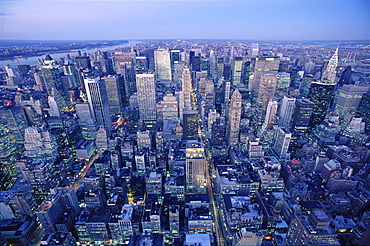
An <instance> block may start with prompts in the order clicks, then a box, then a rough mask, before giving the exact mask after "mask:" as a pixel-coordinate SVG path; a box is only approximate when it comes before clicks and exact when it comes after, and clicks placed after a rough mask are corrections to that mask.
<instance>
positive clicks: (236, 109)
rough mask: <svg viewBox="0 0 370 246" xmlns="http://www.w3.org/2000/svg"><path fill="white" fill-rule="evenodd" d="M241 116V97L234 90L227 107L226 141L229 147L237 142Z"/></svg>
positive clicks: (237, 91)
mask: <svg viewBox="0 0 370 246" xmlns="http://www.w3.org/2000/svg"><path fill="white" fill-rule="evenodd" d="M241 114H242V95H241V94H240V92H239V90H238V89H236V90H235V91H234V92H233V94H232V96H231V101H230V106H229V115H228V122H229V124H228V128H227V141H228V142H229V145H231V146H232V145H237V144H238V141H239V132H240V119H241Z"/></svg>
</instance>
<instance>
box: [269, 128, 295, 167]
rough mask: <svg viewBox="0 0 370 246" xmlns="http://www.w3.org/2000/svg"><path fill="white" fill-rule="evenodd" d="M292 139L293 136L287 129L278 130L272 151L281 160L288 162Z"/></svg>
mask: <svg viewBox="0 0 370 246" xmlns="http://www.w3.org/2000/svg"><path fill="white" fill-rule="evenodd" d="M291 137H292V134H291V133H290V132H289V131H288V130H287V129H285V128H281V127H278V128H277V129H276V132H275V142H274V145H273V146H272V150H273V151H274V154H276V156H277V158H278V159H279V160H287V159H288V158H289V155H288V148H289V144H290V139H291Z"/></svg>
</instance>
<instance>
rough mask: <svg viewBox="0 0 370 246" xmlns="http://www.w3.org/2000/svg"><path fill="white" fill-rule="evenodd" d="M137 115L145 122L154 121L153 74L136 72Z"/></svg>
mask: <svg viewBox="0 0 370 246" xmlns="http://www.w3.org/2000/svg"><path fill="white" fill-rule="evenodd" d="M136 89H137V96H138V104H139V115H140V116H139V117H140V119H142V120H143V121H144V122H146V123H149V122H151V123H153V122H155V121H156V116H157V114H156V103H155V89H154V74H136Z"/></svg>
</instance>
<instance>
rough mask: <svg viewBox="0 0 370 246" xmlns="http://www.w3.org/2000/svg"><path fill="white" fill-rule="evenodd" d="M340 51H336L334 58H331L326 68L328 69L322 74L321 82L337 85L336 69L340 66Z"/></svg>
mask: <svg viewBox="0 0 370 246" xmlns="http://www.w3.org/2000/svg"><path fill="white" fill-rule="evenodd" d="M338 49H339V47H338V48H337V49H336V50H335V52H334V54H333V56H332V57H331V58H330V60H329V63H328V65H327V66H326V69H325V70H324V72H323V73H322V77H321V80H322V81H323V82H325V83H328V84H335V83H336V81H335V79H336V74H337V72H336V69H337V66H338Z"/></svg>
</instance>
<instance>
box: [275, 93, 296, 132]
mask: <svg viewBox="0 0 370 246" xmlns="http://www.w3.org/2000/svg"><path fill="white" fill-rule="evenodd" d="M295 101H296V99H295V98H289V97H287V96H284V98H283V102H282V104H281V108H280V119H279V126H280V127H283V128H287V129H289V128H290V124H291V119H292V114H293V111H294V107H295Z"/></svg>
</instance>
